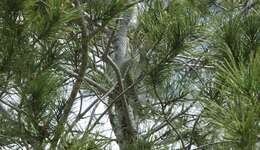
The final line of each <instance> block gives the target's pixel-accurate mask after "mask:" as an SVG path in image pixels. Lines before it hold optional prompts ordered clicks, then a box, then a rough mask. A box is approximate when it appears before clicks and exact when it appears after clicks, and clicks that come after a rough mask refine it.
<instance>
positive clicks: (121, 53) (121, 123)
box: [109, 9, 138, 150]
mask: <svg viewBox="0 0 260 150" xmlns="http://www.w3.org/2000/svg"><path fill="white" fill-rule="evenodd" d="M133 15H134V11H133V9H130V10H127V11H126V12H124V14H122V17H121V18H120V20H119V21H118V24H117V25H118V26H117V30H116V33H115V41H114V42H113V45H114V47H115V52H114V58H113V61H114V62H115V64H116V65H117V66H118V68H119V70H120V74H121V77H122V78H121V79H120V80H121V81H118V78H117V81H118V86H117V87H116V88H115V90H114V93H113V96H111V97H110V101H113V100H114V99H116V97H118V95H119V94H120V93H122V92H123V91H124V89H125V88H127V87H128V86H129V82H126V80H124V78H125V74H126V73H127V72H125V70H127V69H125V68H124V67H125V65H124V64H126V62H127V61H128V60H129V58H128V56H127V52H128V42H129V39H128V37H127V32H128V28H129V25H130V21H131V18H132V17H133ZM120 82H121V85H120ZM129 92H130V91H129ZM126 95H128V94H127V92H126V93H125V94H123V95H122V96H120V97H119V98H118V100H117V101H116V102H115V103H114V106H113V108H112V109H111V110H110V111H109V118H110V122H111V125H112V128H113V131H114V133H115V135H116V138H117V141H118V145H119V147H120V150H129V149H133V148H132V145H135V144H136V143H137V140H138V136H137V124H136V120H135V116H134V112H133V109H132V106H131V105H130V104H131V103H130V100H131V99H130V98H129V96H126Z"/></svg>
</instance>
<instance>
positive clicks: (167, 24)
mask: <svg viewBox="0 0 260 150" xmlns="http://www.w3.org/2000/svg"><path fill="white" fill-rule="evenodd" d="M140 20H141V27H142V30H141V31H142V32H141V36H142V38H144V47H143V49H141V50H140V53H141V56H142V55H144V54H146V56H143V57H144V58H146V60H147V62H146V65H147V66H145V68H146V69H147V70H146V72H147V73H148V74H149V75H150V80H151V82H152V83H153V84H156V85H157V84H163V83H164V81H166V80H167V79H169V77H170V75H171V71H172V69H173V67H172V66H173V65H172V60H173V59H174V58H175V57H176V56H177V55H178V54H180V53H181V52H183V51H184V50H185V49H187V44H186V42H188V41H190V40H191V37H192V36H193V35H194V33H195V31H196V25H197V23H198V22H197V16H196V11H192V9H191V8H190V7H188V6H186V5H185V3H182V2H179V1H177V2H169V4H165V3H164V2H162V1H155V2H154V3H153V4H152V6H151V7H150V8H149V9H148V10H146V11H145V12H144V14H143V15H142V16H141V18H140Z"/></svg>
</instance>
